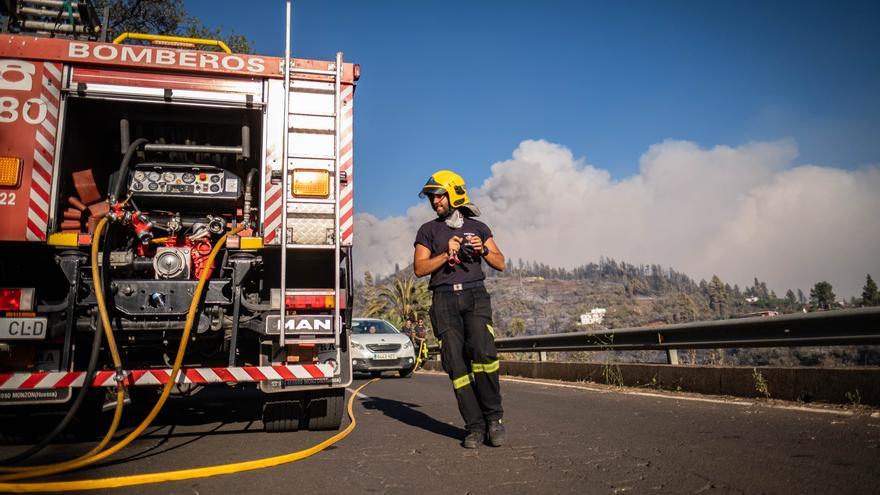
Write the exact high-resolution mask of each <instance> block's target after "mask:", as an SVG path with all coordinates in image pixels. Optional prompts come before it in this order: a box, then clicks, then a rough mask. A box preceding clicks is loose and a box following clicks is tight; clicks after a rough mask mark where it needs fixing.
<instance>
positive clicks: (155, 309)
mask: <svg viewBox="0 0 880 495" xmlns="http://www.w3.org/2000/svg"><path fill="white" fill-rule="evenodd" d="M64 119H65V121H64V123H63V129H64V135H63V137H62V143H61V147H60V149H61V160H60V164H59V167H58V171H57V174H56V175H57V181H58V183H57V186H56V191H57V193H56V194H55V195H54V205H53V207H54V210H53V211H54V215H53V218H54V222H53V224H52V225H51V226H50V232H58V231H61V230H68V229H70V227H71V226H74V225H77V226H78V230H79V231H81V232H83V233H85V232H88V231H90V230H91V229H93V228H94V223H92V224H89V223H88V222H87V218H88V217H89V216H90V215H91V212H92V211H93V209H94V205H95V204H96V203H95V200H94V199H93V198H81V197H80V196H82V195H81V194H80V190H79V189H78V188H77V187H76V180H75V178H74V174H76V173H81V172H83V171H87V170H88V171H91V173H92V176H93V177H94V183H95V185H96V186H97V190H98V193H99V194H100V200H99V201H98V202H97V204H99V205H100V204H103V202H104V200H105V199H106V198H107V195H108V193H109V192H110V187H111V184H112V182H113V181H114V180H115V177H116V175H118V173H117V172H118V170H119V168H120V161H121V159H122V155H123V152H124V151H125V150H124V149H123V146H124V145H125V144H126V142H125V141H126V139H125V138H124V137H123V136H124V134H125V133H126V132H127V133H128V136H127V141H128V142H133V141H134V140H136V139H139V138H145V139H146V140H147V141H148V142H149V143H151V144H166V145H186V146H213V147H218V148H235V147H241V148H242V149H243V150H247V151H249V153H246V154H247V155H248V156H242V154H232V153H208V152H180V151H170V152H157V151H143V150H141V151H138V152H137V153H136V155H134V157H133V159H132V160H131V163H130V166H129V172H130V173H129V174H127V175H129V176H131V177H133V176H134V173H135V172H136V171H138V170H141V168H140V167H147V170H149V167H151V166H152V164H162V166H163V168H162V169H163V170H166V171H167V170H173V169H171V168H169V167H174V166H181V167H182V169H183V170H187V167H195V166H198V167H200V168H197V169H195V170H196V172H197V175H198V170H216V171H219V174H217V173H215V174H211V175H221V176H222V175H223V174H226V175H225V176H226V177H229V178H236V179H237V180H239V181H241V182H244V180H245V179H246V178H247V176H248V172H249V171H251V170H259V169H260V168H261V163H260V161H261V158H260V157H262V156H263V155H264V153H263V151H262V142H261V136H262V134H263V133H262V112H261V111H259V110H252V109H242V108H216V107H200V106H185V105H172V104H163V103H141V102H129V101H111V100H101V99H84V98H76V97H71V98H69V100H68V103H67V109H66V112H65V117H64ZM243 128H245V130H244V131H243ZM243 138H247V139H249V141H248V142H244V143H243V142H242V140H243ZM178 175H179V172H178ZM236 179H233V180H236ZM252 179H253V190H252V193H253V199H252V201H251V206H252V207H254V208H256V207H258V206H259V204H260V203H259V198H260V196H261V187H259V183H260V176H259V174H255V176H254V177H252ZM197 180H198V179H197ZM123 181H124V182H123V187H122V194H121V196H120V198H119V199H120V200H123V199H125V197H127V196H128V195H129V193H130V192H131V191H130V190H129V179H128V178H123ZM205 187H206V188H207V187H208V183H207V182H206V184H205ZM238 187H239V188H240V190H243V187H244V185H243V184H239V186H238ZM237 196H238V197H237V199H233V200H232V201H231V202H230V200H229V198H228V197H227V198H225V199H224V200H223V201H218V200H216V199H215V198H213V197H205V198H204V200H202V199H201V198H199V197H196V198H187V199H186V200H180V201H176V200H175V198H173V197H171V196H170V195H169V197H168V198H167V199H166V200H165V201H161V202H160V201H155V200H152V201H147V199H144V201H142V204H141V205H138V204H137V196H136V195H135V196H133V198H132V199H133V201H134V205H135V206H137V207H138V208H139V209H140V211H141V212H142V213H145V214H147V215H149V218H150V220H151V221H152V222H153V223H154V224H155V228H154V229H153V231H154V234H153V236H154V237H163V236H169V235H173V234H174V233H173V232H171V233H169V232H168V231H166V230H162V229H161V227H162V226H167V225H168V223H169V220H170V219H171V218H172V217H173V216H177V217H179V218H180V221H181V223H182V227H181V228H180V230H179V231H178V232H177V233H178V234H180V235H181V236H183V235H184V234H186V235H187V236H190V235H191V234H192V233H193V232H192V228H193V225H200V224H201V225H208V224H209V222H210V221H211V219H212V218H213V219H214V223H216V224H217V225H216V226H214V227H216V230H212V232H213V233H214V235H215V236H216V234H217V233H219V232H220V231H222V230H224V229H225V228H226V227H227V225H229V224H230V223H234V222H240V221H241V219H242V213H243V212H242V207H243V203H244V200H243V197H242V196H241V194H238V195H237ZM71 197H73V198H75V199H76V198H79V199H83V201H82V202H83V203H88V204H84V206H86V207H87V208H86V211H85V212H83V213H82V214H81V217H80V219H79V223H78V224H77V222H76V221H74V222H73V223H70V218H69V217H68V218H67V219H65V218H64V212H65V211H67V210H69V209H71V208H72V203H71V200H70V199H69V198H71ZM252 218H255V219H259V212H258V211H254V215H253V216H252ZM65 221H66V222H68V223H67V224H64V223H63V222H65ZM62 227H66V229H63V228H62ZM214 227H211V228H214ZM108 233H109V236H110V238H111V240H110V245H109V249H107V250H108V252H109V253H110V254H109V256H105V257H104V259H103V260H102V264H104V263H108V264H109V268H108V269H106V271H105V273H106V275H105V276H106V277H107V278H109V280H110V291H109V294H108V303H109V304H110V305H111V306H112V307H113V308H114V314H115V317H114V318H115V322H116V323H117V324H118V327H117V331H118V330H122V331H123V335H121V337H122V338H121V339H120V340H121V342H120V345H121V346H122V347H123V348H124V349H126V351H125V352H126V355H127V358H128V361H129V363H131V364H132V365H136V363H142V364H143V365H145V366H156V365H163V364H164V363H163V362H162V361H163V359H167V356H170V355H173V353H172V352H171V350H173V348H175V347H176V344H177V341H178V340H179V335H180V331H181V330H182V328H183V324H184V319H185V316H186V308H187V307H188V304H189V300H188V299H187V297H188V295H189V296H191V294H192V291H193V289H194V285H195V280H196V278H197V273H198V272H197V270H199V269H200V267H198V266H197V265H196V264H195V263H194V262H193V261H192V260H195V259H196V257H195V256H193V257H192V258H191V257H190V256H186V257H182V256H176V257H175V255H176V254H179V253H181V252H182V253H188V252H189V250H192V251H195V250H196V249H198V248H200V247H201V248H203V250H205V251H206V250H208V249H209V248H210V244H207V243H206V244H204V245H201V246H200V245H196V244H194V245H193V246H189V243H187V246H186V247H179V248H165V247H162V246H159V247H156V246H153V245H151V249H150V250H149V251H148V252H147V253H146V256H144V253H143V252H138V249H139V244H141V242H139V241H140V239H137V238H136V237H135V235H134V233H133V232H132V228H131V226H116V225H110V226H109V228H108ZM163 249H164V250H165V251H164V253H165V254H166V255H167V256H166V257H167V258H168V260H167V261H168V263H170V264H174V263H179V264H180V266H176V265H175V266H174V267H170V268H169V267H168V264H167V263H166V264H164V265H163V264H162V262H160V261H158V260H157V259H158V258H159V256H160V253H163V251H162V250H163ZM46 254H50V256H51V254H52V253H49V252H47V253H46ZM54 254H56V255H57V254H58V252H55V253H54ZM163 259H164V258H163ZM154 260H156V261H155V262H154ZM46 261H47V262H48V264H49V265H50V266H52V268H51V269H50V268H47V269H46V270H47V271H48V272H53V273H52V274H53V275H54V276H53V278H52V279H51V280H52V281H51V282H50V283H47V286H46V287H45V290H39V288H38V293H39V294H41V295H46V296H49V295H50V294H51V295H52V296H53V299H52V300H63V299H64V296H65V294H64V293H63V292H62V291H59V290H54V289H53V288H57V287H65V286H67V285H68V284H66V283H63V282H64V277H63V274H62V273H61V270H59V269H58V265H57V264H56V263H55V262H54V261H53V260H51V258H48V259H47V260H46ZM226 261H227V260H226V257H225V256H219V257H218V258H217V263H215V268H214V271H213V273H212V276H211V283H209V284H208V286H207V287H206V291H205V292H206V296H205V301H204V304H203V308H202V313H201V314H200V315H199V317H198V318H197V319H196V324H195V325H194V328H193V335H194V337H195V338H194V340H193V342H191V344H190V351H191V352H189V353H188V354H191V356H189V357H188V359H187V362H188V363H190V364H197V363H209V362H220V361H225V360H226V359H228V357H227V356H228V348H227V346H228V343H227V342H226V341H225V337H228V333H229V330H230V327H231V326H232V322H231V313H232V311H231V304H232V294H231V292H232V289H231V284H230V280H231V277H232V273H231V272H232V270H231V269H229V265H228V264H227V263H226ZM184 268H185V270H184ZM160 270H161V271H162V274H161V275H160V274H159V273H158V272H160ZM82 273H83V274H84V276H83V282H82V287H81V290H80V309H79V311H78V316H77V324H76V328H77V330H79V331H80V332H86V333H90V332H91V331H93V330H92V329H91V328H93V324H92V323H91V320H92V319H93V318H94V314H93V313H94V311H93V309H92V308H93V307H94V287H93V284H92V281H91V274H90V272H89V270H88V265H87V264H86V265H84V266H83V267H82ZM59 281H61V282H62V283H59ZM53 290H54V292H50V291H53ZM250 290H257V291H258V290H259V286H258V284H256V283H255V282H253V281H246V282H245V287H243V292H245V293H247V291H250ZM56 293H57V294H56ZM245 319H246V318H245ZM59 323H60V322H59ZM59 330H61V329H60V328H59V329H57V330H56V331H55V333H56V334H60V335H57V337H61V335H63V332H60V331H59ZM242 333H245V332H242ZM248 337H249V336H248V335H241V337H240V341H239V346H238V347H239V350H240V351H244V350H245V349H242V348H249V347H253V346H255V345H256V342H251V340H252V339H249V338H248ZM246 354H250V355H255V354H256V349H254V350H253V351H249V352H246Z"/></svg>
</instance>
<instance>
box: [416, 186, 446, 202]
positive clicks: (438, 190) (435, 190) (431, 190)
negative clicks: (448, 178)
mask: <svg viewBox="0 0 880 495" xmlns="http://www.w3.org/2000/svg"><path fill="white" fill-rule="evenodd" d="M429 194H434V195H440V194H446V189H443V188H442V187H437V186H431V185H428V184H425V187H423V188H422V192H420V193H419V197H420V198H423V199H424V198H426V197H428V195H429Z"/></svg>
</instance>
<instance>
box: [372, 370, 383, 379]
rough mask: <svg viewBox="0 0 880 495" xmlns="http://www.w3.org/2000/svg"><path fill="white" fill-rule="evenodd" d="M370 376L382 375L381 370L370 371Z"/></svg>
mask: <svg viewBox="0 0 880 495" xmlns="http://www.w3.org/2000/svg"><path fill="white" fill-rule="evenodd" d="M370 376H371V377H373V378H379V377H380V376H382V372H381V371H371V372H370Z"/></svg>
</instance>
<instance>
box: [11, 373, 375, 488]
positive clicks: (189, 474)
mask: <svg viewBox="0 0 880 495" xmlns="http://www.w3.org/2000/svg"><path fill="white" fill-rule="evenodd" d="M377 380H379V378H374V379H372V380H370V381H368V382H367V383H365V384H363V385H361V386H360V387H358V388H357V390H355V391H354V393H353V394H351V397H350V398H349V399H348V408H347V410H348V417H349V419H351V423H349V425H348V426H347V427H346V428H345V429H344V430H342V431H340V432H339V433H337V434H335V435H333V436H332V437H330V438H328V439H327V440H324V441H323V442H321V443H319V444H317V445H315V446H313V447H309V448H307V449H303V450H300V451H297V452H291V453H289V454H282V455H278V456H275V457H266V458H264V459H256V460H253V461H243V462H234V463H231V464H219V465H216V466H208V467H201V468H193V469H181V470H179V471H166V472H162V473H149V474H137V475H132V476H118V477H114V478H101V479H92V480H79V481H54V482H46V483H0V491H2V492H12V493H33V492H69V491H77V490H98V489H102V488H119V487H123V486H134V485H146V484H149V483H162V482H165V481H181V480H190V479H196V478H207V477H209V476H217V475H221V474H234V473H240V472H243V471H252V470H254V469H262V468H267V467H273V466H278V465H281V464H286V463H289V462H294V461H298V460H301V459H305V458H306V457H309V456H312V455H314V454H317V453H318V452H321V451H322V450H324V449H326V448H327V447H329V446H331V445H333V444H334V443H336V442H338V441H340V440H342V439H343V438H345V437H347V436H348V434H349V433H351V432H352V431H353V430H354V429H355V426H357V420H356V419H355V417H354V411H353V410H352V407H353V403H354V398H355V397H357V395H358V393H360V391H361V390H363V389H364V388H365V387H366V386H367V385H369V384H371V383H373V382H375V381H377Z"/></svg>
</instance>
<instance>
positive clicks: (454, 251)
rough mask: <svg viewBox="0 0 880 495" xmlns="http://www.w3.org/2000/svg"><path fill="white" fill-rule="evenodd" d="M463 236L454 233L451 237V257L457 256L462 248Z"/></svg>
mask: <svg viewBox="0 0 880 495" xmlns="http://www.w3.org/2000/svg"><path fill="white" fill-rule="evenodd" d="M461 241H462V238H461V237H459V236H457V235H454V236H452V237H451V238H450V239H449V258H450V259H452V258H457V257H458V256H457V255H458V252H459V251H460V250H461Z"/></svg>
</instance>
